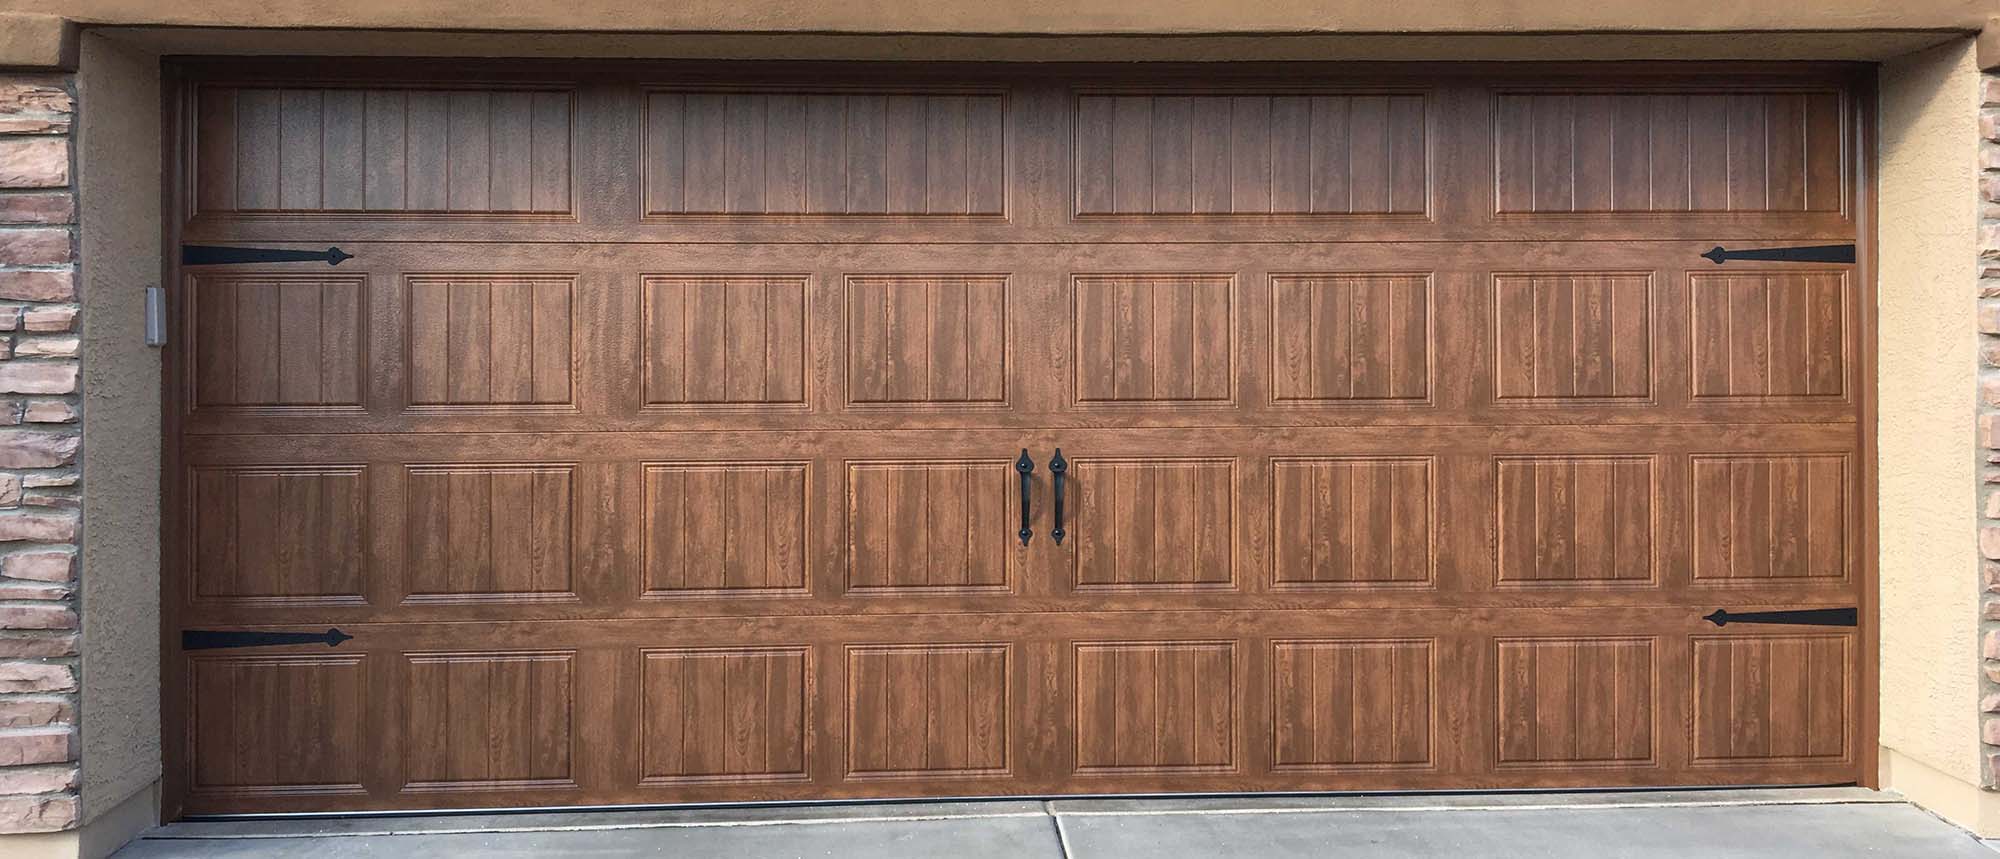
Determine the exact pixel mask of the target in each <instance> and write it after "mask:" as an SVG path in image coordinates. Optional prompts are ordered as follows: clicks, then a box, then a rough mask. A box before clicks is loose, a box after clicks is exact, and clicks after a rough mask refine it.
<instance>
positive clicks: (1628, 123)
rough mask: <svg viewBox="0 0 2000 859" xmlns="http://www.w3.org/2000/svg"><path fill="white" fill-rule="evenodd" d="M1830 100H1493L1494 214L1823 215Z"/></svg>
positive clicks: (1831, 162) (1834, 185)
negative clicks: (1496, 182)
mask: <svg viewBox="0 0 2000 859" xmlns="http://www.w3.org/2000/svg"><path fill="white" fill-rule="evenodd" d="M1842 111H1843V107H1842V104H1841V99H1840V96H1839V94H1838V93H1834V92H1759V91H1756V90H1753V89H1739V90H1719V91H1711V92H1684V93H1675V92H1653V93H1641V92H1502V93H1499V94H1497V95H1496V96H1495V99H1494V106H1493V113H1494V120H1493V125H1494V130H1493V134H1494V139H1495V144H1494V146H1495V148H1494V152H1495V165H1494V169H1495V172H1496V174H1497V177H1498V194H1499V199H1498V211H1500V212H1522V213H1537V214H1547V213H1557V212H1562V213H1570V212H1573V213H1579V214H1581V213H1594V214H1626V213H1639V212H1647V213H1653V212H1833V211H1839V210H1840V209H1841V208H1842V205H1843V202H1844V201H1845V199H1846V187H1845V183H1846V182H1847V173H1846V171H1845V169H1844V164H1845V162H1844V161H1843V159H1842V156H1843V155H1844V151H1843V148H1842V147H1843V144H1842V142H1841V140H1840V135H1841V133H1842V129H1843V128H1844V127H1845V125H1846V118H1845V117H1844V116H1843V115H1842Z"/></svg>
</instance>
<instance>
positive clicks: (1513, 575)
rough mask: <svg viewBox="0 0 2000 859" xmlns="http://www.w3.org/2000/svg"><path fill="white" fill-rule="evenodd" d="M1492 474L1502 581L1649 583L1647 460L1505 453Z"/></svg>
mask: <svg viewBox="0 0 2000 859" xmlns="http://www.w3.org/2000/svg"><path fill="white" fill-rule="evenodd" d="M1496 465H1497V467H1498V469H1499V487H1500V494H1499V498H1500V503H1499V506H1498V512H1499V526H1498V527H1499V536H1500V571H1499V577H1498V578H1499V581H1500V583H1501V584H1503V585H1505V584H1514V585H1540V586H1565V585H1577V586H1585V587H1588V586H1597V585H1647V584H1651V583H1652V582H1653V541H1654V533H1655V520H1654V516H1655V511H1656V510H1657V509H1659V504H1660V502H1659V500H1658V499H1659V485H1658V484H1657V483H1656V482H1655V479H1654V473H1653V458H1652V457H1650V456H1510V457H1501V458H1499V460H1498V461H1497V463H1496Z"/></svg>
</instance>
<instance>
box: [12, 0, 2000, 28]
mask: <svg viewBox="0 0 2000 859" xmlns="http://www.w3.org/2000/svg"><path fill="white" fill-rule="evenodd" d="M0 10H17V11H21V12H29V13H44V14H46V13H48V12H51V11H59V12H60V13H61V14H62V15H64V16H65V17H68V18H71V19H73V20H76V21H78V22H82V23H86V24H88V23H120V24H143V23H160V24H174V25H183V26H202V25H215V24H221V25H228V26H244V27H320V28H325V27H373V28H418V29H426V28H455V29H467V30H557V31H560V30H615V31H627V32H632V31H648V30H651V31H676V30H679V31H691V32H702V31H715V32H742V31H751V32H756V31H770V32H883V33H1037V34H1045V33H1188V32H1224V33H1226V32H1272V33H1301V32H1351V33H1367V32H1377V33H1394V32H1433V33H1435V32H1527V33H1532V32H1563V31H1580V30H1628V31H1676V30H1679V31H1693V30H1707V31H1715V32H1727V31H1732V30H1748V31H1758V30H1866V29H1908V28H1931V27H1970V28H1973V29H1977V27H1978V26H1979V24H1980V23H1981V22H1983V21H1984V20H1985V18H1986V16H1988V15H1990V14H1992V13H1993V11H1994V10H1993V8H1992V4H1991V3H1990V2H1988V0H1785V2H1757V3H1709V4H1702V5H1701V7H1700V8H1699V9H1698V10H1695V11H1696V14H1690V11H1691V10H1690V8H1689V5H1688V4H1687V3H1682V2H1675V0H1621V1H1620V2H1615V3H1577V2H1508V3H1466V2H1463V0H1400V2H1394V3H1385V2H1381V0H1259V2H1254V3H1243V2H1227V0H1070V2H1066V3H1058V4H1051V3H1048V2H1045V0H928V2H922V3H914V2H908V0H849V2H841V3H829V2H819V3H799V2H794V0H681V2H672V3H661V2H652V0H576V2H568V3H547V2H542V0H428V2H417V3H412V2H406V0H331V1H330V2H322V3H297V2H292V3H273V2H267V0H178V2H172V3H163V2H159V0H66V2H64V3H61V4H55V6H54V8H52V7H51V4H50V3H49V2H48V0H0Z"/></svg>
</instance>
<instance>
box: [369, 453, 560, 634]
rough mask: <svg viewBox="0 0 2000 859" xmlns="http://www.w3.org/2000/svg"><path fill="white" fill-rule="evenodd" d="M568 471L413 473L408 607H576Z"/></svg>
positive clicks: (519, 468)
mask: <svg viewBox="0 0 2000 859" xmlns="http://www.w3.org/2000/svg"><path fill="white" fill-rule="evenodd" d="M571 472H572V467H571V466H568V465H528V464H520V465H517V464H504V465H412V466H408V467H407V472H406V474H405V478H404V479H405V483H406V489H405V492H406V498H407V501H406V503H405V511H406V512H405V514H404V520H405V522H406V525H405V532H404V533H405V546H406V553H407V554H406V563H405V569H406V573H405V575H406V577H407V582H408V594H409V596H408V597H407V598H406V599H405V601H406V602H523V601H542V600H574V599H575V598H576V594H575V593H574V592H573V583H572V581H571V575H570V574H571V518H572V516H571V514H572V503H573V494H572V480H571V477H572V474H571Z"/></svg>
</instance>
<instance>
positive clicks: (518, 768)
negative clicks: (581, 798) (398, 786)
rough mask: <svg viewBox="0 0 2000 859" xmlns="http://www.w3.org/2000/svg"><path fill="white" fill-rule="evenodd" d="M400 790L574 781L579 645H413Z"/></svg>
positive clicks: (552, 786)
mask: <svg viewBox="0 0 2000 859" xmlns="http://www.w3.org/2000/svg"><path fill="white" fill-rule="evenodd" d="M404 658H405V665H404V685H403V701H404V712H403V717H404V720H405V721H404V728H403V777H404V784H403V790H405V791H483V790H533V789H541V790H557V789H573V788H575V787H576V781H575V777H574V773H573V772H572V769H571V766H572V758H573V754H574V749H575V745H576V741H577V736H576V714H575V710H576V691H577V690H576V677H575V673H576V672H575V661H576V654H575V653H574V652H571V651H534V652H507V653H410V654H405V657H404Z"/></svg>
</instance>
